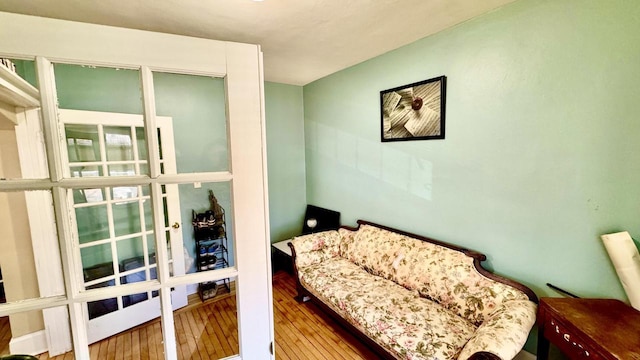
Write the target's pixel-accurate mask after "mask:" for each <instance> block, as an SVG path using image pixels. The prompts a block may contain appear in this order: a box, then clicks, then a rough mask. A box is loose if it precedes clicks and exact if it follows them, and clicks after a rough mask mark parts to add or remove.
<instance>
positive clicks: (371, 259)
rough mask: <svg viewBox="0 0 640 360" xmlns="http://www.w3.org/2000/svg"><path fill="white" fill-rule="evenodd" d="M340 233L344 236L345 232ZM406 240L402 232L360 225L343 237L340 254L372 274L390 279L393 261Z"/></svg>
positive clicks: (392, 273)
mask: <svg viewBox="0 0 640 360" xmlns="http://www.w3.org/2000/svg"><path fill="white" fill-rule="evenodd" d="M341 235H342V236H343V237H344V236H345V232H343V233H341ZM346 235H351V234H348V233H347V234H346ZM408 240H409V239H408V238H407V237H406V236H404V235H402V234H398V233H395V232H391V231H387V230H384V229H381V228H378V227H375V226H371V225H361V226H360V229H359V230H358V231H355V232H353V235H352V236H348V237H346V238H343V240H342V244H341V246H340V255H341V256H342V257H344V258H346V259H348V260H350V261H351V262H353V263H354V264H356V265H358V266H361V267H362V268H364V269H365V270H366V271H368V272H369V273H371V274H373V275H377V276H381V277H383V278H385V279H389V280H392V279H393V278H394V276H395V269H394V261H395V260H396V258H397V257H398V254H399V251H400V249H401V248H402V246H403V244H404V243H406V242H407V241H408Z"/></svg>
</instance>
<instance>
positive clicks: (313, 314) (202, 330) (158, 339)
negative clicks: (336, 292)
mask: <svg viewBox="0 0 640 360" xmlns="http://www.w3.org/2000/svg"><path fill="white" fill-rule="evenodd" d="M295 295H296V289H295V279H294V278H293V276H291V275H289V274H288V273H286V272H282V271H281V272H278V273H276V274H275V275H274V277H273V307H274V309H273V315H274V327H275V340H276V343H275V351H276V359H277V360H377V359H379V357H378V356H376V355H375V354H374V353H372V352H371V351H370V350H369V349H368V348H367V347H366V346H365V345H364V344H362V343H361V342H360V341H358V340H357V339H356V338H355V337H354V336H353V335H351V334H350V333H348V332H347V331H346V330H345V329H344V328H342V327H341V326H340V325H339V324H338V323H337V322H335V321H334V320H333V319H331V318H330V317H329V316H328V315H326V314H325V313H324V312H322V311H321V310H320V309H319V308H318V307H317V306H315V305H314V304H311V303H305V304H299V303H298V302H297V301H296V300H295V299H294V298H293V297H294V296H295ZM174 322H175V328H176V343H177V345H178V359H180V360H190V359H194V360H209V359H221V358H224V357H228V356H232V355H234V354H238V352H239V350H238V349H239V346H238V331H237V329H238V325H237V316H236V304H235V296H220V297H217V298H215V299H213V300H210V301H207V302H206V303H204V304H202V303H199V304H197V305H190V306H187V307H186V308H183V309H180V310H178V311H176V312H175V313H174ZM8 324H9V322H8V320H6V318H0V354H8V353H9V352H8V342H9V339H10V338H11V331H10V329H9V326H8ZM3 351H6V352H3ZM89 353H90V356H91V359H96V360H98V359H99V360H102V359H108V360H142V359H144V360H152V359H164V354H163V344H162V332H161V327H160V321H159V320H153V321H150V322H148V323H145V324H142V325H140V326H138V327H135V328H133V329H130V330H128V331H125V332H122V333H120V334H117V335H115V336H112V337H110V338H108V339H105V340H103V341H100V342H98V343H95V344H92V345H91V346H89ZM38 358H39V359H42V360H46V359H53V360H71V359H73V352H69V353H67V354H64V355H60V356H55V357H49V356H48V354H47V353H44V354H41V355H39V357H38Z"/></svg>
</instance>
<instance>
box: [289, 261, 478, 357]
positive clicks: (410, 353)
mask: <svg viewBox="0 0 640 360" xmlns="http://www.w3.org/2000/svg"><path fill="white" fill-rule="evenodd" d="M298 271H299V276H300V277H301V279H302V284H303V286H304V287H305V288H307V289H312V290H313V291H312V292H313V294H314V295H315V296H316V297H318V298H319V299H321V300H322V301H323V302H324V303H325V304H327V305H329V306H330V307H331V308H332V309H333V310H334V311H336V312H337V313H338V314H340V315H341V316H342V317H344V318H345V319H347V320H348V321H349V322H350V323H352V324H354V325H355V326H356V327H357V328H358V329H360V330H361V331H363V332H364V333H365V334H367V335H368V336H369V337H371V338H372V339H374V340H375V341H376V342H377V343H378V344H380V345H381V346H383V347H384V348H386V349H387V350H389V351H391V352H392V353H393V354H395V355H396V357H398V358H399V359H414V360H423V359H442V360H445V359H457V355H458V353H459V352H460V351H461V350H462V348H463V347H464V345H465V344H466V343H467V342H468V340H469V339H470V338H471V337H472V336H473V334H474V333H475V331H476V327H475V326H474V325H473V324H471V323H470V322H468V321H466V320H464V319H463V318H461V317H459V316H457V315H456V314H455V313H453V312H451V311H449V310H447V309H445V308H443V307H442V306H440V305H438V304H437V303H435V302H433V301H429V300H428V299H425V298H422V297H420V295H419V294H418V293H417V292H415V291H407V289H405V288H404V287H402V286H400V285H397V284H395V283H394V282H392V281H390V280H386V279H383V278H381V277H378V276H371V274H369V273H367V272H366V271H365V270H363V269H362V268H361V267H359V266H357V265H355V264H353V263H351V262H350V261H348V260H345V259H341V258H336V259H331V260H327V261H324V262H322V263H319V264H314V265H312V266H309V267H307V268H305V269H302V270H298Z"/></svg>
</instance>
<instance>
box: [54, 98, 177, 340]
mask: <svg viewBox="0 0 640 360" xmlns="http://www.w3.org/2000/svg"><path fill="white" fill-rule="evenodd" d="M59 119H60V122H61V124H62V126H63V127H64V130H65V142H66V148H67V160H68V161H67V166H68V167H69V169H70V175H71V176H72V177H83V178H86V177H94V176H113V177H115V176H135V175H144V174H148V171H149V170H148V156H147V154H146V146H145V144H144V141H145V140H144V125H143V118H142V115H131V114H118V113H109V112H96V111H80V110H67V109H60V111H59ZM156 125H157V128H158V134H159V136H160V139H161V140H160V143H161V149H160V164H161V166H160V167H161V169H162V173H163V174H175V172H176V163H175V149H174V146H173V144H174V142H173V126H172V120H171V118H168V117H158V118H157V122H156ZM162 199H163V207H164V209H165V210H166V211H165V217H164V220H165V221H164V224H163V227H164V231H165V232H166V239H167V247H168V250H169V253H170V254H171V257H170V260H169V262H170V268H171V269H172V272H173V273H172V274H173V275H175V276H179V275H184V272H185V267H184V255H183V251H182V248H183V246H182V231H181V229H180V224H181V219H180V204H179V194H178V186H177V185H175V184H167V185H165V186H163V188H162ZM68 201H69V207H70V208H71V209H73V210H74V211H73V212H71V220H72V223H73V224H74V245H76V246H77V249H78V252H77V253H76V256H78V259H79V261H78V264H81V265H82V273H83V279H82V283H81V284H79V285H80V286H83V287H84V288H85V289H96V288H101V287H108V286H118V285H124V284H131V283H134V282H140V281H151V280H156V279H157V278H158V277H157V263H156V249H155V243H154V227H153V221H152V217H153V215H152V211H151V209H152V206H151V198H150V191H149V188H148V186H117V187H116V186H111V187H104V188H85V189H73V190H70V191H69V192H68ZM171 302H172V305H173V309H174V310H175V309H178V308H180V307H182V306H185V305H186V304H187V295H186V287H185V286H184V285H183V286H178V287H175V288H174V290H173V291H172V293H171ZM84 311H85V319H87V336H88V339H89V343H93V342H96V341H99V340H102V339H104V338H107V337H109V336H111V335H114V334H117V333H119V332H121V331H124V330H126V329H129V328H132V327H134V326H136V325H139V324H142V323H144V322H147V321H149V320H152V319H155V318H157V317H158V316H160V311H161V310H160V299H159V297H158V291H146V292H142V293H137V294H132V295H125V296H116V297H113V298H110V299H103V300H98V301H91V302H88V303H87V304H86V306H85V308H84Z"/></svg>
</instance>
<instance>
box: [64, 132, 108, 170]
mask: <svg viewBox="0 0 640 360" xmlns="http://www.w3.org/2000/svg"><path fill="white" fill-rule="evenodd" d="M64 130H65V136H66V137H67V152H68V154H69V163H70V164H69V165H70V166H72V167H73V166H74V164H73V163H78V162H80V163H82V162H100V160H101V156H100V139H99V135H98V127H97V126H95V125H80V124H67V125H65V127H64Z"/></svg>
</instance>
